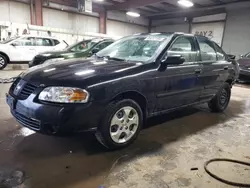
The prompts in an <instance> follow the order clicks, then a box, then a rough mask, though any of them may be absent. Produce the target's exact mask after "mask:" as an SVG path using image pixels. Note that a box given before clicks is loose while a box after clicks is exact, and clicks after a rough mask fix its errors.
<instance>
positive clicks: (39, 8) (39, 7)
mask: <svg viewBox="0 0 250 188" xmlns="http://www.w3.org/2000/svg"><path fill="white" fill-rule="evenodd" d="M35 18H36V19H35V23H36V25H40V26H43V1H42V0H35Z"/></svg>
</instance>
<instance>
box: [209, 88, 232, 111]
mask: <svg viewBox="0 0 250 188" xmlns="http://www.w3.org/2000/svg"><path fill="white" fill-rule="evenodd" d="M230 98H231V87H230V85H229V84H228V83H224V85H223V86H222V87H221V88H220V90H219V91H218V93H217V94H216V95H215V97H214V98H213V99H212V100H211V101H210V102H209V103H208V106H209V108H210V109H211V111H212V112H223V111H224V110H225V109H226V108H227V106H228V104H229V101H230Z"/></svg>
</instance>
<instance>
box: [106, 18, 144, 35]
mask: <svg viewBox="0 0 250 188" xmlns="http://www.w3.org/2000/svg"><path fill="white" fill-rule="evenodd" d="M145 32H147V27H144V26H140V25H134V24H130V23H123V22H119V21H114V20H108V21H107V34H108V35H111V36H126V35H131V34H135V33H145Z"/></svg>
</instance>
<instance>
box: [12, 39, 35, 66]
mask: <svg viewBox="0 0 250 188" xmlns="http://www.w3.org/2000/svg"><path fill="white" fill-rule="evenodd" d="M11 44H12V47H11V50H10V56H11V61H25V62H26V61H31V60H32V59H33V57H34V56H35V55H36V44H35V37H23V38H19V39H17V40H15V41H13V42H12V43H11Z"/></svg>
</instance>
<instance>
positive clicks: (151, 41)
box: [96, 33, 171, 63]
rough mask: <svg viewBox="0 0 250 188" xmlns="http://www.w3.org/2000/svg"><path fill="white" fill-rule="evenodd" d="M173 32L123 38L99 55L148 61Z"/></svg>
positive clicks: (125, 59)
mask: <svg viewBox="0 0 250 188" xmlns="http://www.w3.org/2000/svg"><path fill="white" fill-rule="evenodd" d="M170 36H171V34H160V33H159V34H157V33H155V34H140V35H133V36H129V37H125V38H122V39H120V40H118V41H116V42H115V43H113V44H111V45H110V46H108V47H107V48H105V49H103V50H101V51H100V52H98V53H97V54H96V55H97V57H100V58H101V57H106V58H108V59H117V60H124V61H140V62H145V63H146V62H148V61H149V60H150V59H151V58H152V57H154V55H155V54H156V52H157V50H158V49H159V48H160V47H161V45H162V44H164V43H165V42H166V41H168V40H170V38H171V37H170Z"/></svg>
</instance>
